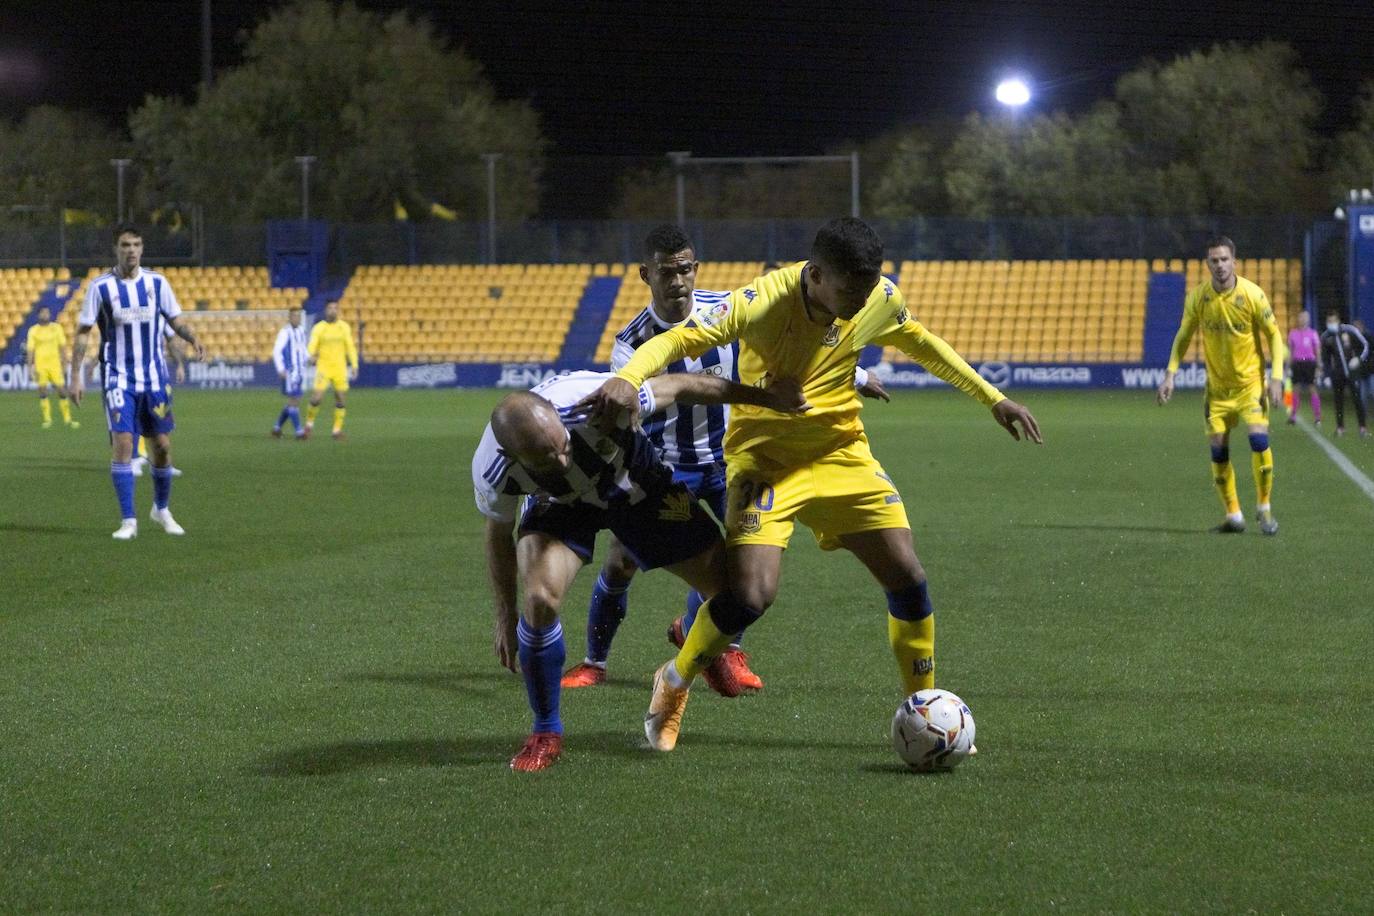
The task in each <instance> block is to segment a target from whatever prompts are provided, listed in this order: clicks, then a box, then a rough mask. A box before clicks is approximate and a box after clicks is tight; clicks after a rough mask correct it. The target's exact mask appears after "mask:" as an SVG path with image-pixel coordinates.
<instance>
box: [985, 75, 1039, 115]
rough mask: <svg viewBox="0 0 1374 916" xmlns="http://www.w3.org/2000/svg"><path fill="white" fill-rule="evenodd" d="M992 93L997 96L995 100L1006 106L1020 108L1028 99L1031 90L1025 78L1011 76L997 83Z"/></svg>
mask: <svg viewBox="0 0 1374 916" xmlns="http://www.w3.org/2000/svg"><path fill="white" fill-rule="evenodd" d="M994 95H996V96H997V101H999V102H1001V103H1002V104H1003V105H1005V106H1007V107H1008V108H1020V107H1021V106H1022V105H1025V104H1026V103H1027V102H1029V101H1030V98H1031V91H1030V86H1028V85H1026V81H1025V80H1023V79H1021V78H1020V77H1019V76H1013V77H1009V78H1007V79H1004V80H1002V82H1000V83H998V84H997V90H996V92H995V93H994Z"/></svg>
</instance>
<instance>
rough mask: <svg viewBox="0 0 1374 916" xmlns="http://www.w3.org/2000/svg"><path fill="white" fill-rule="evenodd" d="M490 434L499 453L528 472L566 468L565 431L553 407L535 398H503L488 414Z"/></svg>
mask: <svg viewBox="0 0 1374 916" xmlns="http://www.w3.org/2000/svg"><path fill="white" fill-rule="evenodd" d="M491 431H492V433H493V434H494V435H495V436H496V442H497V444H498V445H500V446H501V450H502V451H503V452H505V453H506V454H507V455H509V456H510V457H511V458H514V459H515V460H516V461H518V462H520V464H522V465H524V466H525V467H526V468H527V469H529V470H531V471H538V472H545V473H549V472H561V471H563V470H566V469H567V467H568V462H569V460H570V455H571V449H570V444H571V440H570V439H569V437H568V431H567V430H566V429H565V428H564V427H563V421H562V420H561V419H559V417H558V411H557V410H556V409H555V408H554V406H553V405H552V404H550V403H549V402H548V401H546V400H544V399H543V398H541V397H540V396H539V395H537V394H534V393H532V392H529V391H517V392H514V393H513V394H508V395H506V397H505V398H503V399H502V400H501V403H500V404H497V405H496V409H495V410H493V411H492V412H491Z"/></svg>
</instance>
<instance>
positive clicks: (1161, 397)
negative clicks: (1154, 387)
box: [1155, 375, 1174, 407]
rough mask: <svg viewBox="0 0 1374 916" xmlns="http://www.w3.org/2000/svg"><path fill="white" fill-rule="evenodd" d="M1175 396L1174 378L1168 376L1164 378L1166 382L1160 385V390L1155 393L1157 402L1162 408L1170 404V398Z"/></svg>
mask: <svg viewBox="0 0 1374 916" xmlns="http://www.w3.org/2000/svg"><path fill="white" fill-rule="evenodd" d="M1173 396H1174V377H1173V376H1172V375H1166V376H1165V377H1164V381H1162V382H1160V383H1159V390H1158V391H1157V392H1155V400H1156V401H1158V402H1159V404H1160V406H1161V407H1162V406H1163V405H1165V404H1167V403H1169V398H1171V397H1173Z"/></svg>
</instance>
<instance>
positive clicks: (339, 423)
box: [334, 407, 347, 433]
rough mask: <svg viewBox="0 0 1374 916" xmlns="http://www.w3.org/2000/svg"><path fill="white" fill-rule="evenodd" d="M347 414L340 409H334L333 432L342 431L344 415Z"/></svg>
mask: <svg viewBox="0 0 1374 916" xmlns="http://www.w3.org/2000/svg"><path fill="white" fill-rule="evenodd" d="M345 413H347V411H345V410H344V409H343V408H342V407H335V408H334V432H336V433H337V432H338V431H339V430H341V429H343V421H344V414H345Z"/></svg>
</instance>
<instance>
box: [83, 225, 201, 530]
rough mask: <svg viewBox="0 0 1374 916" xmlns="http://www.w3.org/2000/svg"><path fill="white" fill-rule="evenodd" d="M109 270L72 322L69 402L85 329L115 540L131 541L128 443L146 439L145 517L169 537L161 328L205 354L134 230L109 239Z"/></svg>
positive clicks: (167, 402) (172, 524)
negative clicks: (91, 349) (100, 409)
mask: <svg viewBox="0 0 1374 916" xmlns="http://www.w3.org/2000/svg"><path fill="white" fill-rule="evenodd" d="M114 240H115V244H114V253H115V267H114V269H113V270H111V271H109V272H108V273H105V274H102V275H101V276H99V277H97V278H96V279H95V280H93V281H91V285H90V287H89V288H88V289H87V290H86V300H85V302H84V304H83V305H82V307H81V315H80V317H78V318H77V331H76V341H75V342H74V344H73V346H72V373H71V376H72V382H71V391H72V401H73V403H75V404H76V405H77V406H80V404H81V395H82V390H83V389H84V387H85V380H84V379H83V378H82V373H81V364H82V361H83V359H84V358H85V355H86V344H87V341H88V339H89V337H90V333H91V328H92V327H99V329H100V340H101V344H100V376H101V380H102V382H103V384H102V390H101V395H102V397H103V398H104V401H105V416H106V420H107V422H108V425H109V429H110V444H111V450H112V457H111V461H110V479H111V481H112V482H113V484H114V490H115V496H116V497H117V498H118V501H119V511H120V519H121V520H120V525H119V528H118V529H117V530H116V531H115V532H114V535H113V536H114V538H115V539H116V540H121V541H127V540H130V539H131V538H134V537H136V536H137V535H138V519H137V517H136V516H135V515H134V477H133V473H132V471H131V470H130V468H129V459H130V458H131V457H132V455H133V449H134V441H133V440H134V436H138V435H145V436H148V437H149V438H150V439H151V440H152V446H153V456H152V457H153V511H152V514H151V516H150V518H151V519H152V520H153V521H154V522H156V523H157V524H158V525H160V526H161V527H162V529H163V530H164V531H166V532H167V533H168V534H185V533H186V532H185V530H184V529H183V528H182V527H181V526H180V525H178V524H177V523H176V520H175V519H173V518H172V513H171V511H170V510H169V509H168V504H169V501H170V499H171V492H172V456H171V433H172V430H173V429H175V428H176V424H175V422H174V421H173V418H172V392H171V388H170V386H169V384H168V382H169V377H168V372H167V360H166V357H165V355H164V352H163V343H162V339H163V333H164V329H165V328H168V327H170V328H171V329H172V330H173V331H174V332H175V333H176V335H177V336H178V337H180V338H181V339H182V340H185V341H186V342H187V343H189V344H190V345H191V346H192V347H194V348H195V353H196V358H197V359H199V358H201V357H203V356H204V355H205V348H204V347H203V346H201V344H200V341H199V340H197V339H196V335H195V334H194V333H193V332H192V331H191V329H190V328H189V327H188V326H187V325H186V324H184V323H183V322H182V321H181V305H180V304H179V303H178V302H177V298H176V294H175V293H173V292H172V285H171V284H170V283H168V282H167V278H166V277H164V276H162V274H160V273H158V272H156V271H153V270H145V269H144V268H143V267H142V266H141V262H142V260H143V235H142V233H141V232H139V231H138V229H137V228H135V227H133V226H129V225H121V226H118V227H116V228H115V232H114Z"/></svg>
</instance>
